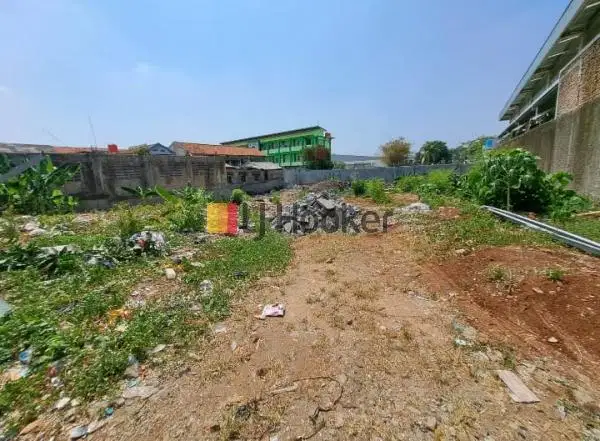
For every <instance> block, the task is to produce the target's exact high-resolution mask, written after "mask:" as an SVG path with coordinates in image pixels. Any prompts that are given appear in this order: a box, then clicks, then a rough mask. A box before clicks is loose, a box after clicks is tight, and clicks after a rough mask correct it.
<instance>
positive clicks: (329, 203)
mask: <svg viewBox="0 0 600 441" xmlns="http://www.w3.org/2000/svg"><path fill="white" fill-rule="evenodd" d="M359 213H360V208H358V207H356V206H354V205H351V204H347V203H346V202H344V200H343V199H340V198H336V197H335V196H333V195H331V194H329V193H326V192H324V193H308V194H307V195H306V196H305V197H304V198H303V199H301V200H299V201H296V202H295V203H294V204H288V205H283V206H281V208H279V207H278V213H277V215H276V216H275V218H274V219H273V220H272V221H271V226H272V227H273V228H274V229H276V230H278V231H282V232H284V233H287V234H297V235H304V234H310V233H313V232H316V231H323V232H326V233H332V232H335V231H343V232H357V231H356V230H355V229H353V227H352V220H353V219H355V218H356V219H357V215H358V214H359ZM357 220H359V219H357ZM358 225H360V222H358Z"/></svg>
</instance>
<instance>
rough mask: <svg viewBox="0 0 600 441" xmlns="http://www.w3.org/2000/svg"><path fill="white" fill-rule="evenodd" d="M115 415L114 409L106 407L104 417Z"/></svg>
mask: <svg viewBox="0 0 600 441" xmlns="http://www.w3.org/2000/svg"><path fill="white" fill-rule="evenodd" d="M113 413H115V409H114V408H113V407H107V408H106V409H104V416H107V417H109V416H112V414H113Z"/></svg>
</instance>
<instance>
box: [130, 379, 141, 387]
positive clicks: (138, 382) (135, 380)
mask: <svg viewBox="0 0 600 441" xmlns="http://www.w3.org/2000/svg"><path fill="white" fill-rule="evenodd" d="M138 384H140V379H139V378H131V379H130V380H127V387H135V386H137V385H138Z"/></svg>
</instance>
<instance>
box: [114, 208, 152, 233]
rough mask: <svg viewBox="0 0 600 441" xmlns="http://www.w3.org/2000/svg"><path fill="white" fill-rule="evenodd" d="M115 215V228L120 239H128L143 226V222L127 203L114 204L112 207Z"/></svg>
mask: <svg viewBox="0 0 600 441" xmlns="http://www.w3.org/2000/svg"><path fill="white" fill-rule="evenodd" d="M113 210H114V211H115V213H116V215H117V221H116V224H115V226H116V228H117V232H118V235H119V237H120V238H121V239H128V238H129V237H131V236H132V235H133V234H135V233H139V232H140V231H142V229H143V228H144V223H143V222H142V220H141V219H139V218H137V217H136V215H135V213H134V212H133V209H132V208H131V207H130V206H129V205H128V204H127V203H121V204H117V205H115V207H114V209H113Z"/></svg>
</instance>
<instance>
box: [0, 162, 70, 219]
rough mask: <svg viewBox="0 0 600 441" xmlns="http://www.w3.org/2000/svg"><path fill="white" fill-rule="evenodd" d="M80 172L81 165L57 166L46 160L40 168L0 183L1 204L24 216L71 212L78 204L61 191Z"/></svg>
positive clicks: (26, 171) (40, 164)
mask: <svg viewBox="0 0 600 441" xmlns="http://www.w3.org/2000/svg"><path fill="white" fill-rule="evenodd" d="M78 172H79V166H63V167H55V166H54V165H53V164H52V160H51V159H50V158H49V157H46V158H44V159H43V160H42V162H40V163H39V165H38V166H37V167H32V168H29V169H27V170H25V171H24V172H23V173H21V174H20V175H19V176H17V177H15V178H12V179H10V180H9V181H8V182H6V183H3V184H0V205H1V206H3V207H5V208H6V207H13V208H14V210H15V212H17V213H22V214H44V213H61V212H67V211H72V210H73V208H74V207H75V206H76V205H77V202H76V201H75V199H73V197H72V196H66V195H64V194H63V192H62V190H61V188H62V187H63V186H64V185H65V184H66V183H67V182H69V181H70V180H71V179H73V177H74V176H75V174H76V173H78Z"/></svg>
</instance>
